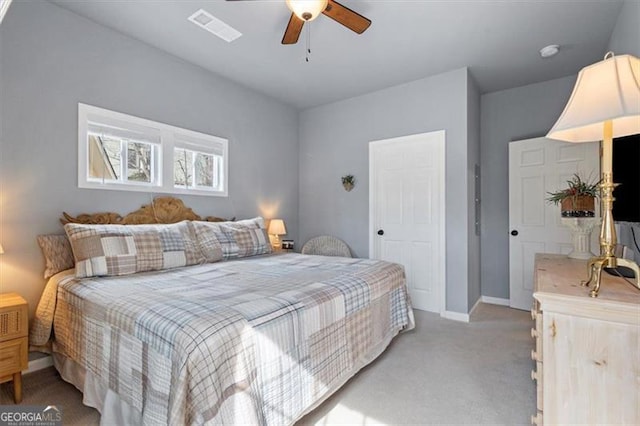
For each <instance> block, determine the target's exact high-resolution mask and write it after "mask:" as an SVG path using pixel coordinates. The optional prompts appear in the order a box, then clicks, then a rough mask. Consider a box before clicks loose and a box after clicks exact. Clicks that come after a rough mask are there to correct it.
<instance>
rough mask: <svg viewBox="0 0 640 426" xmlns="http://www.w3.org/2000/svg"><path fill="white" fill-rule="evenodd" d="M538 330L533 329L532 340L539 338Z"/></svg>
mask: <svg viewBox="0 0 640 426" xmlns="http://www.w3.org/2000/svg"><path fill="white" fill-rule="evenodd" d="M538 336H539V334H538V330H536V329H535V328H532V329H531V338H533V339H535V338H536V337H538Z"/></svg>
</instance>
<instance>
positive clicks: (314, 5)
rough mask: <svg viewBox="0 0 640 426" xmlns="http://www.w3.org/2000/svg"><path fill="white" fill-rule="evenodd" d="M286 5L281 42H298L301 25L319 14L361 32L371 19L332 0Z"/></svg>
mask: <svg viewBox="0 0 640 426" xmlns="http://www.w3.org/2000/svg"><path fill="white" fill-rule="evenodd" d="M227 1H239V0H227ZM286 3H287V7H288V8H289V10H291V18H290V19H289V24H288V25H287V29H286V30H285V32H284V36H283V37H282V44H295V43H297V42H298V38H299V37H300V33H301V32H302V27H303V26H304V23H305V22H310V21H313V20H314V19H316V18H317V17H318V16H320V14H323V15H326V16H328V17H329V18H331V19H333V20H334V21H336V22H337V23H339V24H342V25H344V26H345V27H347V28H349V29H350V30H352V31H354V32H356V33H358V34H362V33H363V32H365V30H366V29H367V28H369V25H371V20H370V19H367V18H365V17H364V16H362V15H360V14H359V13H357V12H354V11H353V10H351V9H349V8H348V7H346V6H343V5H341V4H340V3H338V2H337V1H333V0H286Z"/></svg>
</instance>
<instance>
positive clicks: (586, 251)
mask: <svg viewBox="0 0 640 426" xmlns="http://www.w3.org/2000/svg"><path fill="white" fill-rule="evenodd" d="M560 220H561V221H562V224H563V225H564V226H566V227H568V228H569V229H570V230H571V239H572V240H573V250H572V251H571V252H570V253H569V254H568V257H570V258H571V259H590V258H592V257H594V256H595V254H593V253H592V252H591V232H592V231H593V229H594V228H595V227H596V226H598V225H599V224H600V218H596V217H563V218H562V219H560Z"/></svg>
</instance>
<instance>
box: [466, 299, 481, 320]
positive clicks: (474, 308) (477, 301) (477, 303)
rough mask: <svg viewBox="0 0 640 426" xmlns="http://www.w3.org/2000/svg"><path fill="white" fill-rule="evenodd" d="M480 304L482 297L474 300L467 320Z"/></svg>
mask: <svg viewBox="0 0 640 426" xmlns="http://www.w3.org/2000/svg"><path fill="white" fill-rule="evenodd" d="M481 302H482V297H479V298H478V300H476V303H474V305H473V308H471V310H470V311H469V318H471V315H473V311H475V310H476V308H477V307H478V305H479V304H480V303H481Z"/></svg>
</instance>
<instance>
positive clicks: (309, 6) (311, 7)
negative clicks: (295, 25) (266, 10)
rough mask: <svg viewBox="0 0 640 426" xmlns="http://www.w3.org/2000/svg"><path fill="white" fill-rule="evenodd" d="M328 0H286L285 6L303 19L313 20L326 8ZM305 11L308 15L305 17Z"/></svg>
mask: <svg viewBox="0 0 640 426" xmlns="http://www.w3.org/2000/svg"><path fill="white" fill-rule="evenodd" d="M327 3H329V0H287V7H288V8H289V10H291V11H292V12H293V13H294V14H295V15H296V16H297V17H298V18H300V19H302V20H303V21H313V20H314V19H316V18H317V17H318V16H320V14H321V13H322V12H324V10H325V9H326V8H327ZM305 13H308V14H309V15H310V17H309V18H306V19H305Z"/></svg>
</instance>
